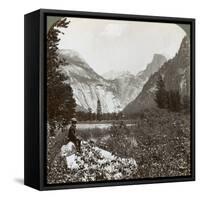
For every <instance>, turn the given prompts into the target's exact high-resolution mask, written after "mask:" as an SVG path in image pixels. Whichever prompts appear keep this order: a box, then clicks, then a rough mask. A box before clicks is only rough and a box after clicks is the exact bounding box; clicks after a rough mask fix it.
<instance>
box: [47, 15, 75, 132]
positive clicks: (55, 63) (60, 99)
mask: <svg viewBox="0 0 200 200" xmlns="http://www.w3.org/2000/svg"><path fill="white" fill-rule="evenodd" d="M69 23H70V22H69V21H67V19H66V18H63V19H60V20H58V21H56V22H55V23H54V24H53V25H52V26H51V28H50V29H49V31H48V33H47V117H48V123H49V127H50V134H51V135H54V130H55V127H56V124H61V125H62V126H63V125H65V124H67V123H68V121H69V119H70V118H71V117H72V116H73V115H74V113H75V106H76V104H75V100H74V98H73V92H72V88H71V86H70V85H68V84H65V83H64V81H66V79H67V77H65V76H64V75H63V74H62V73H61V72H60V70H59V65H60V63H59V60H58V44H59V41H60V39H59V34H62V32H61V31H60V29H59V28H67V27H68V25H69Z"/></svg>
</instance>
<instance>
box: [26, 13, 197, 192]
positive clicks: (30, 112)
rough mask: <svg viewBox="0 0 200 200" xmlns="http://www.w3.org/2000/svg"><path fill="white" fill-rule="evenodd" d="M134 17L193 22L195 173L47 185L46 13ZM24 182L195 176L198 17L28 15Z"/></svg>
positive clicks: (106, 183)
mask: <svg viewBox="0 0 200 200" xmlns="http://www.w3.org/2000/svg"><path fill="white" fill-rule="evenodd" d="M47 16H67V17H79V18H96V19H114V20H130V21H131V20H134V21H145V22H163V23H177V24H189V25H190V27H191V30H190V41H191V56H190V58H191V102H192V104H191V176H186V177H183V176H181V177H165V178H145V179H135V180H120V181H102V182H87V183H70V184H57V185H47V183H46V145H47V144H46V132H47V130H46V118H47V116H46V113H47V112H46V56H45V55H46V48H45V47H46V31H47V30H46V17H47ZM24 25H25V27H24V35H25V37H24V42H25V43H24V78H25V79H24V91H25V93H24V98H25V99H24V100H25V105H24V106H25V112H24V184H25V185H27V186H30V187H32V188H35V189H38V190H54V189H71V188H86V187H100V186H120V185H134V184H150V183H165V182H180V181H194V180H195V19H191V18H175V17H158V16H142V15H129V14H114V13H96V12H82V11H64V10H48V9H39V10H37V11H34V12H31V13H29V14H26V15H25V17H24Z"/></svg>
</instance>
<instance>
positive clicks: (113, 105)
mask: <svg viewBox="0 0 200 200" xmlns="http://www.w3.org/2000/svg"><path fill="white" fill-rule="evenodd" d="M59 60H60V63H61V65H60V69H61V71H62V73H64V74H65V75H66V76H67V77H68V79H67V81H66V82H68V83H70V85H71V87H72V89H73V95H74V98H75V100H76V104H77V110H79V111H80V110H81V111H85V112H87V111H88V110H89V109H92V112H96V109H97V101H98V99H99V100H100V102H101V107H102V112H104V113H108V112H109V113H111V112H119V111H122V110H123V109H124V108H125V106H126V105H127V104H128V103H130V102H131V101H132V100H133V99H135V98H136V97H137V96H138V94H139V93H140V92H141V90H142V88H143V85H144V84H145V82H146V81H147V80H148V78H149V76H150V75H151V74H152V73H154V72H155V71H157V70H158V69H159V68H160V67H161V65H162V64H163V63H164V62H165V61H166V58H165V57H164V56H162V55H158V54H156V55H154V57H153V60H152V62H151V63H150V64H148V65H147V68H146V69H145V70H144V71H143V72H141V73H139V74H138V75H136V76H135V75H133V74H131V73H130V72H128V71H123V72H108V73H106V74H104V75H103V76H100V75H99V74H97V73H96V72H95V71H94V70H93V69H92V68H91V67H90V66H89V65H88V64H87V62H86V61H85V60H84V59H83V58H81V56H80V55H79V54H78V53H77V52H75V51H73V50H60V51H59Z"/></svg>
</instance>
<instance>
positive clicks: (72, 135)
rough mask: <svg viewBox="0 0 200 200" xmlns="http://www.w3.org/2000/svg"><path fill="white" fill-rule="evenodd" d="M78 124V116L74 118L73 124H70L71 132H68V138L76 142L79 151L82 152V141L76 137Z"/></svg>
mask: <svg viewBox="0 0 200 200" xmlns="http://www.w3.org/2000/svg"><path fill="white" fill-rule="evenodd" d="M76 124H77V120H76V118H72V119H71V126H70V128H69V132H68V139H69V141H71V142H73V143H74V144H75V146H76V149H77V151H78V152H80V150H81V149H80V147H81V141H80V140H79V139H78V138H77V137H76Z"/></svg>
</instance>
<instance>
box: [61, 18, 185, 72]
mask: <svg viewBox="0 0 200 200" xmlns="http://www.w3.org/2000/svg"><path fill="white" fill-rule="evenodd" d="M68 20H70V24H69V27H68V28H67V29H62V32H63V33H64V34H63V35H60V39H61V40H60V43H59V48H60V49H73V50H75V51H77V52H78V53H79V54H80V55H81V57H82V58H84V59H85V60H86V62H87V63H88V64H89V65H90V67H91V68H93V69H94V70H95V71H96V72H97V73H99V74H100V75H102V74H104V73H106V72H108V71H111V70H116V71H122V70H123V71H124V70H125V71H130V72H131V73H133V74H137V73H138V72H140V71H141V70H143V69H145V68H146V66H147V64H148V63H150V62H151V60H152V58H153V55H154V54H162V55H164V56H166V58H167V59H169V58H172V57H174V55H175V54H176V52H177V51H178V49H179V47H180V43H181V41H182V39H183V37H184V36H185V32H184V31H183V29H181V28H180V27H179V26H178V25H176V24H169V23H152V22H136V21H119V20H102V19H87V18H71V17H70V18H68Z"/></svg>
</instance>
